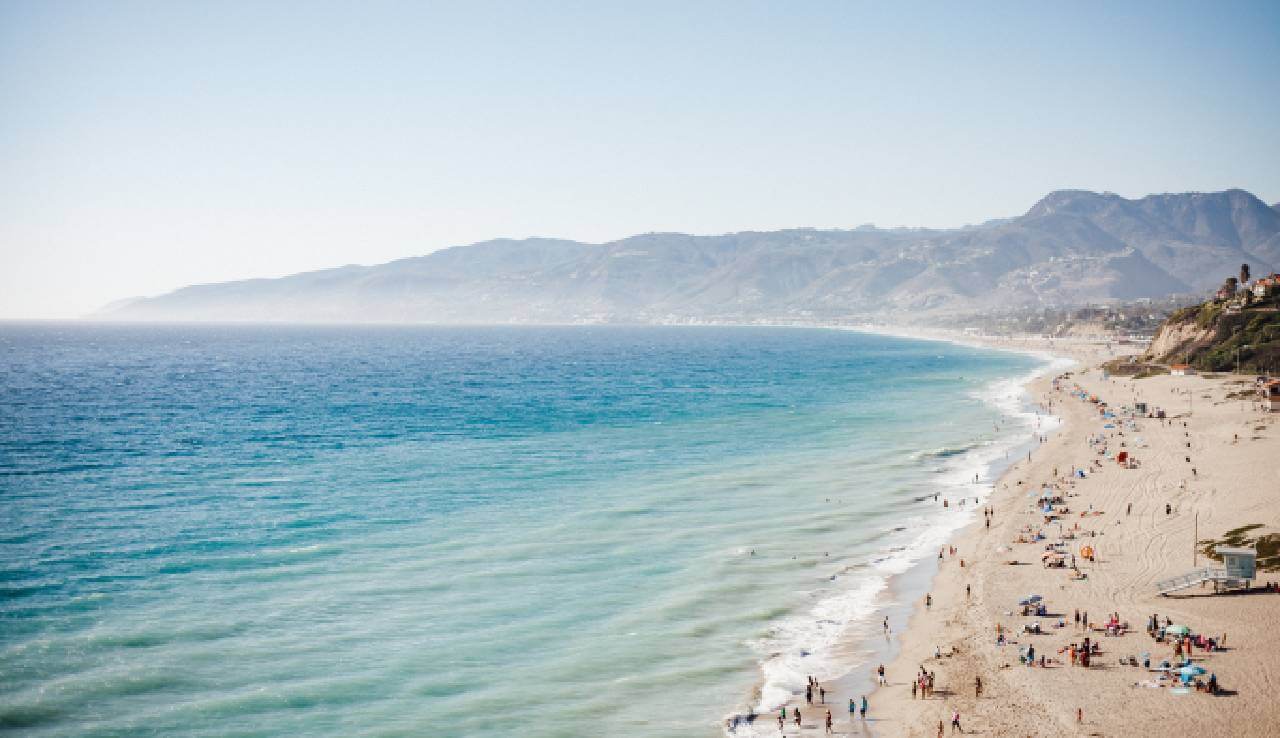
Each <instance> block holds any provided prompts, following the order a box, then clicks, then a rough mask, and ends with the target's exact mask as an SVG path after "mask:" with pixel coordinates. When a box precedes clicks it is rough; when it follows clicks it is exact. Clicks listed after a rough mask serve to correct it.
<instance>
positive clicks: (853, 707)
mask: <svg viewBox="0 0 1280 738" xmlns="http://www.w3.org/2000/svg"><path fill="white" fill-rule="evenodd" d="M857 710H858V706H857V705H856V704H854V702H853V698H852V697H850V698H849V719H850V720H852V719H853V713H855V712H857Z"/></svg>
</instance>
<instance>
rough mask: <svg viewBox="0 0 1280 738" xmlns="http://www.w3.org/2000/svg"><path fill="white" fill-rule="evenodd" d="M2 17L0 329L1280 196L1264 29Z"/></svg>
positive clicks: (1205, 16)
mask: <svg viewBox="0 0 1280 738" xmlns="http://www.w3.org/2000/svg"><path fill="white" fill-rule="evenodd" d="M982 11H983V12H982V14H981V15H979V14H978V13H976V12H974V9H973V8H967V7H958V6H947V5H918V6H913V7H912V8H887V7H876V6H863V5H850V4H844V3H816V4H812V5H806V6H803V7H797V6H782V5H768V4H761V3H747V4H740V3H707V4H699V5H697V6H696V7H686V6H684V5H682V4H677V3H657V4H649V5H646V6H644V7H643V8H639V7H628V6H623V5H611V6H602V5H596V4H583V5H577V4H560V5H556V6H555V7H538V8H534V7H528V6H521V5H517V4H502V3H466V4H456V5H448V4H445V5H433V6H431V7H420V6H418V5H415V4H411V3H378V4H374V5H372V6H361V7H360V8H359V9H356V8H355V6H347V5H342V4H332V3H318V4H305V5H303V4H280V5H272V6H265V7H263V6H256V5H253V4H247V3H228V4H219V5H217V6H213V5H210V6H199V5H183V6H168V5H162V4H152V3H119V4H114V5H111V6H106V5H101V6H99V5H92V4H87V3H85V4H63V5H56V6H54V5H47V4H42V3H23V2H12V3H6V4H5V5H4V6H3V7H0V96H2V97H3V98H4V99H5V100H6V101H7V102H8V104H7V105H6V108H7V111H6V116H5V117H4V118H3V119H0V157H3V161H4V162H5V167H4V169H3V172H4V173H3V174H2V175H0V216H2V217H0V260H2V265H3V266H4V269H3V270H0V274H3V277H0V318H6V319H14V318H67V317H76V316H80V315H83V314H86V313H88V312H91V311H93V310H95V309H97V308H99V307H101V306H103V305H105V304H107V303H110V302H112V301H115V300H119V299H125V298H129V297H134V296H142V295H156V294H161V293H164V292H167V291H170V290H172V289H175V288H178V287H181V286H184V285H187V284H193V283H212V282H222V281H228V280H234V279H246V278H255V277H275V276H282V275H285V274H292V273H296V272H302V271H309V270H314V269H323V268H329V267H337V266H341V265H345V264H353V263H354V264H375V263H381V262H386V261H390V260H393V259H397V258H404V257H410V256H418V255H422V254H426V253H429V252H431V251H434V250H437V249H440V248H444V247H448V246H456V245H462V244H467V243H472V242H476V241H483V240H488V239H492V238H527V237H550V238H566V239H573V240H578V241H584V242H592V243H599V242H606V241H611V240H615V239H618V238H622V237H626V236H630V235H634V234H637V233H644V232H653V231H660V232H683V233H695V234H710V233H727V232H737V231H749V230H776V229H781V228H794V227H813V228H844V229H848V228H855V227H857V226H858V225H861V224H865V223H874V224H876V225H877V226H879V227H882V228H892V227H898V226H908V227H930V228H954V227H959V226H962V225H966V224H976V223H980V222H983V221H986V220H989V219H992V218H1004V217H1010V216H1016V215H1019V214H1021V213H1023V212H1025V211H1026V210H1027V209H1028V208H1029V207H1030V206H1031V205H1032V204H1034V203H1035V202H1036V201H1037V200H1039V199H1040V198H1041V197H1043V196H1044V195H1045V194H1047V193H1048V192H1050V191H1053V190H1058V189H1088V190H1095V191H1112V192H1116V193H1117V194H1120V195H1122V196H1124V197H1129V198H1137V197H1142V196H1145V195H1148V194H1152V193H1160V192H1184V191H1218V190H1224V189H1230V188H1240V189H1245V190H1248V191H1250V192H1252V193H1254V194H1255V195H1257V196H1259V197H1260V198H1262V199H1263V200H1264V201H1266V202H1267V203H1269V204H1271V203H1275V202H1277V201H1278V200H1280V146H1277V144H1276V142H1275V138H1274V121H1275V120H1277V119H1278V114H1280V101H1278V100H1277V97H1276V96H1275V95H1273V94H1269V93H1268V92H1267V91H1268V90H1270V89H1272V88H1273V87H1274V84H1275V79H1276V78H1277V77H1278V76H1280V37H1277V34H1276V33H1275V32H1274V30H1275V29H1276V28H1280V6H1277V5H1275V4H1272V3H1247V2H1240V3H1229V4H1227V5H1226V6H1225V7H1222V6H1217V7H1208V6H1202V5H1196V4H1164V3H1160V4H1156V3H1134V4H1127V5H1125V6H1123V7H1114V6H1107V5H1100V4H1086V5H1078V6H1071V7H1030V6H1025V5H1022V4H1013V3H1010V4H997V5H990V6H984V7H983V8H982Z"/></svg>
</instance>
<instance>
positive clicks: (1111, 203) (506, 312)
mask: <svg viewBox="0 0 1280 738" xmlns="http://www.w3.org/2000/svg"><path fill="white" fill-rule="evenodd" d="M1242 263H1248V264H1250V265H1251V267H1252V270H1253V273H1254V274H1257V275H1261V274H1266V273H1269V272H1272V271H1275V270H1277V269H1280V204H1278V205H1270V206H1269V205H1267V204H1265V203H1263V202H1262V201H1261V200H1259V199H1258V198H1257V197H1255V196H1254V195H1252V194H1250V193H1248V192H1245V191H1243V190H1227V191H1224V192H1212V193H1180V194H1161V195H1151V196H1148V197H1144V198H1141V199H1137V200H1130V199H1126V198H1123V197H1121V196H1119V195H1115V194H1112V193H1096V192H1088V191H1081V190H1062V191H1057V192H1053V193H1050V194H1049V195H1047V196H1046V197H1044V198H1043V199H1042V200H1040V201H1039V202H1037V203H1036V204H1035V205H1034V206H1033V207H1032V208H1031V209H1030V210H1028V211H1027V212H1026V213H1025V214H1023V215H1021V216H1017V217H1013V218H1008V219H1002V220H994V221H989V222H987V223H984V224H982V225H977V226H966V227H964V228H957V229H938V230H933V229H914V228H896V229H879V228H874V227H870V226H863V227H860V228H856V229H852V230H814V229H789V230H780V231H769V232H755V231H748V232H741V233H731V234H725V235H715V236H693V235H686V234H681V233H647V234H644V235H638V236H632V237H629V238H624V239H621V240H618V241H612V242H609V243H603V244H588V243H579V242H576V241H567V240H557V239H547V238H530V239H524V240H507V239H501V240H493V241H484V242H481V243H475V244H471V245H469V246H458V247H453V248H447V249H443V250H440V251H435V252H433V253H430V254H427V255H425V256H419V257H413V258H407V259H400V260H397V261H393V262H389V263H386V264H379V265H376V266H344V267H339V268H335V269H326V270H321V271H314V272H306V273H301V274H296V275H292V276H288V277H282V278H279V279H250V280H243V281H236V282H225V283H219V284H203V285H193V286H190V287H184V288H182V289H179V290H176V291H174V292H171V293H169V294H166V295H161V296H158V297H150V298H137V299H131V300H124V301H118V302H116V303H113V304H111V305H109V306H107V307H105V308H103V309H102V310H100V311H99V312H98V313H96V314H95V315H94V316H93V317H94V318H100V319H111V320H164V321H291V322H408V323H563V322H679V321H689V320H695V321H696V320H719V321H748V320H778V319H797V318H811V319H831V318H854V317H859V318H881V319H883V318H890V319H895V320H900V321H910V320H912V319H916V318H927V317H929V316H936V315H939V314H942V313H946V314H957V313H965V312H969V313H976V312H989V311H1002V310H1008V309H1017V308H1032V307H1042V306H1043V307H1050V306H1054V307H1061V306H1069V305H1075V304H1084V303H1098V302H1105V301H1114V300H1133V299H1137V298H1144V297H1151V298H1157V297H1164V296H1167V295H1170V294H1181V293H1199V292H1204V291H1207V290H1210V289H1212V288H1214V287H1216V286H1217V285H1219V284H1221V283H1222V281H1223V279H1225V278H1226V277H1227V276H1229V275H1232V274H1236V273H1237V272H1238V271H1239V268H1240V265H1241V264H1242Z"/></svg>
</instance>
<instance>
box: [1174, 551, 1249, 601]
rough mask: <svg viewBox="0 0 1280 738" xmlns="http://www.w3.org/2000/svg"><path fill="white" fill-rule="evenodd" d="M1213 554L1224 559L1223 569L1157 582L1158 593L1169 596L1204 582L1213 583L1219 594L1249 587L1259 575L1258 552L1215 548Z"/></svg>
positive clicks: (1207, 570) (1209, 568) (1195, 572)
mask: <svg viewBox="0 0 1280 738" xmlns="http://www.w3.org/2000/svg"><path fill="white" fill-rule="evenodd" d="M1213 552H1214V553H1216V554H1218V555H1219V556H1221V557H1222V568H1217V567H1206V568H1204V569H1196V570H1195V571H1193V572H1189V573H1187V574H1183V575H1182V576H1180V577H1173V578H1172V579H1165V580H1164V581H1160V582H1156V591H1157V592H1158V593H1160V594H1162V595H1167V594H1169V593H1170V592H1176V591H1178V590H1180V589H1186V588H1187V587H1193V586H1195V585H1197V584H1203V583H1204V582H1213V591H1214V592H1218V591H1220V590H1223V589H1236V588H1241V587H1248V586H1249V582H1250V581H1251V580H1252V579H1253V578H1254V576H1256V575H1257V571H1258V552H1257V551H1256V550H1255V549H1252V548H1239V547H1236V546H1215V547H1214V549H1213Z"/></svg>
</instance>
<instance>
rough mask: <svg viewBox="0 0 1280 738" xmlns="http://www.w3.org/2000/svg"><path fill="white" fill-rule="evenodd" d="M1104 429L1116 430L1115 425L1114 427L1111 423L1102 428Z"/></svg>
mask: <svg viewBox="0 0 1280 738" xmlns="http://www.w3.org/2000/svg"><path fill="white" fill-rule="evenodd" d="M1102 427H1103V428H1114V427H1115V426H1114V425H1112V424H1111V423H1107V424H1106V425H1104V426H1102Z"/></svg>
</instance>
